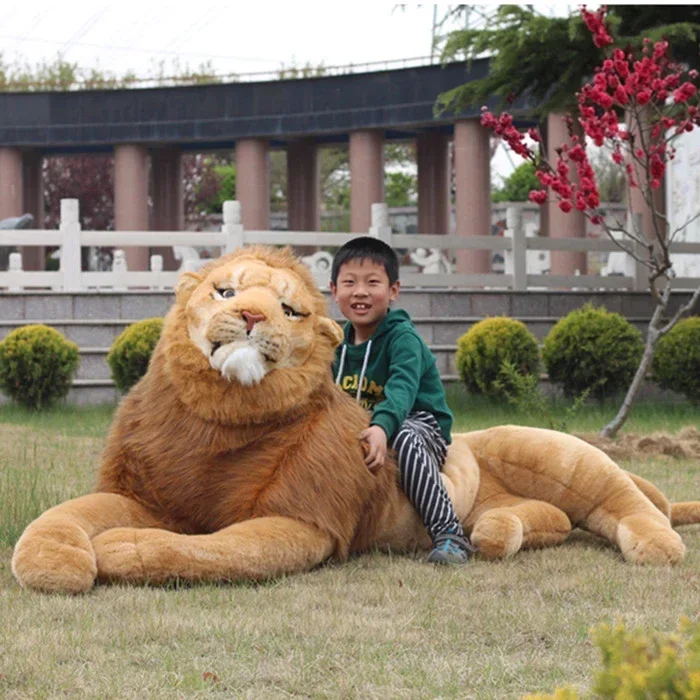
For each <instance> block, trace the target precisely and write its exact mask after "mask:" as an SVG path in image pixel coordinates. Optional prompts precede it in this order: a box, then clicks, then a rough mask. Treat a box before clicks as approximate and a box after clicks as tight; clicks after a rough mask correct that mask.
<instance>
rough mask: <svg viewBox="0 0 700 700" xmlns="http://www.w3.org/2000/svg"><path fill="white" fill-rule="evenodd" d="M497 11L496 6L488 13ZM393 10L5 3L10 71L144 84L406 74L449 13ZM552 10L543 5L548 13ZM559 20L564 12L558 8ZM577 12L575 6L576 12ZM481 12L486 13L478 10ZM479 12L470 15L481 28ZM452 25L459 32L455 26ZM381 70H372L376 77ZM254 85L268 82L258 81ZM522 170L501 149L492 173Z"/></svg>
mask: <svg viewBox="0 0 700 700" xmlns="http://www.w3.org/2000/svg"><path fill="white" fill-rule="evenodd" d="M495 6H496V4H495V3H492V4H491V6H490V7H491V9H493V7H495ZM435 7H436V6H435V5H424V4H419V5H417V4H412V5H409V4H404V5H399V4H396V3H381V2H373V3H363V2H359V3H352V4H350V3H347V2H342V3H341V2H337V3H335V2H324V3H318V4H316V3H311V2H309V3H285V4H277V3H262V2H258V3H252V2H246V3H245V4H242V3H231V2H221V1H217V0H197V1H196V2H194V3H193V2H184V1H183V0H170V1H169V2H166V1H164V0H142V1H141V2H134V0H120V1H119V2H105V1H100V0H89V1H88V0H64V2H55V0H52V1H51V2H48V1H47V0H31V1H30V2H19V0H11V1H10V0H6V1H5V2H3V3H2V4H1V5H0V54H2V59H3V61H4V63H5V64H10V65H12V64H17V63H21V64H25V63H28V64H30V65H37V64H40V63H42V62H48V63H51V62H52V61H53V60H55V58H56V57H57V56H58V55H59V54H60V55H61V56H62V57H63V58H64V59H65V60H67V61H70V62H74V63H77V64H78V65H79V66H80V67H81V68H85V69H89V68H98V69H100V70H102V71H105V72H108V73H112V74H116V75H124V74H125V73H127V72H132V73H134V74H136V76H137V77H144V78H147V77H149V76H153V75H154V74H156V73H158V71H159V69H160V68H159V67H160V66H161V64H162V68H163V70H164V72H165V74H169V70H172V71H174V72H179V71H178V70H177V67H178V66H179V67H180V68H181V69H184V68H185V67H189V68H192V69H195V68H198V67H199V66H201V65H202V64H205V63H208V64H210V66H211V68H213V70H214V72H216V73H217V74H224V75H226V74H232V73H233V74H249V73H261V72H266V71H268V72H272V73H273V74H274V73H276V71H278V70H279V69H280V68H281V67H283V66H285V67H290V66H297V67H303V66H305V65H307V64H310V65H312V66H318V65H324V66H341V65H348V64H353V66H359V64H363V63H377V65H376V66H374V67H376V69H377V70H381V69H383V68H385V67H387V65H386V63H385V62H387V61H391V62H393V63H391V64H389V66H390V67H399V66H400V65H401V64H402V62H403V61H404V60H405V59H418V58H426V59H427V58H428V57H430V54H431V45H432V37H433V23H434V20H435V19H436V18H437V19H440V18H441V17H443V16H444V13H445V11H446V10H447V9H448V8H449V7H450V6H449V5H439V6H437V8H438V9H437V11H435V9H434V8H435ZM554 7H555V6H554V5H539V6H538V8H539V9H541V10H542V11H543V12H545V13H547V14H550V13H552V12H555V11H557V10H555V9H554ZM558 7H559V8H560V9H559V12H562V11H566V10H567V7H566V6H562V5H559V6H558ZM569 7H572V6H569ZM479 9H480V10H484V9H486V8H485V6H479ZM478 15H479V11H478V10H477V11H476V12H474V13H473V14H472V15H471V18H470V22H471V23H472V26H480V25H479V22H483V20H480V19H479V16H478ZM452 26H454V25H452ZM374 67H370V68H369V69H372V68H374ZM257 79H264V77H262V76H259V77H257ZM517 162H519V161H518V160H516V159H515V157H511V158H509V157H508V155H507V154H506V153H505V149H503V148H500V149H499V151H498V152H497V154H496V155H495V157H494V160H493V161H492V171H493V172H494V174H495V176H496V178H497V179H496V182H498V181H499V178H498V175H507V174H508V173H509V172H511V171H512V169H513V167H514V165H515V164H517Z"/></svg>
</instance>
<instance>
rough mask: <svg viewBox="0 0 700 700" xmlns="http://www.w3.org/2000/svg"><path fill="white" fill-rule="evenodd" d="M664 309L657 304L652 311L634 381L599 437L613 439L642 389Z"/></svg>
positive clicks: (658, 334)
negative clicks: (615, 413)
mask: <svg viewBox="0 0 700 700" xmlns="http://www.w3.org/2000/svg"><path fill="white" fill-rule="evenodd" d="M664 308H665V307H664V305H663V304H659V305H658V306H657V307H656V309H655V310H654V315H653V316H652V318H651V321H649V326H648V328H647V341H646V344H645V345H644V354H643V355H642V360H641V362H640V363H639V366H638V367H637V371H636V372H635V374H634V379H632V383H631V384H630V386H629V389H627V394H626V395H625V400H624V401H623V402H622V406H620V409H619V410H618V412H617V415H616V416H615V417H614V418H613V419H612V420H611V421H610V422H609V423H608V424H607V425H606V426H605V427H604V428H603V429H602V430H601V431H600V435H601V437H609V438H614V437H615V436H616V435H617V433H618V431H619V430H620V428H621V427H622V426H623V425H624V424H625V421H626V420H627V418H628V417H629V414H630V411H631V410H632V405H633V404H634V402H635V400H636V398H637V394H638V393H639V390H640V389H641V388H642V384H643V383H644V378H645V377H646V375H647V372H648V371H649V367H650V366H651V361H652V360H653V359H654V352H655V351H656V346H657V344H658V342H659V339H660V338H661V335H662V333H661V332H660V330H659V323H660V321H661V313H662V312H663V310H664Z"/></svg>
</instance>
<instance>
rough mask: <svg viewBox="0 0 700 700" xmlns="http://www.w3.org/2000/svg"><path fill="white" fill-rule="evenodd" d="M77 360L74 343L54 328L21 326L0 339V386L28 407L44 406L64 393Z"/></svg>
mask: <svg viewBox="0 0 700 700" xmlns="http://www.w3.org/2000/svg"><path fill="white" fill-rule="evenodd" d="M79 362H80V354H79V351H78V346H77V345H76V344H75V343H72V342H71V341H69V340H66V339H65V338H64V337H63V336H62V335H61V334H60V333H59V332H58V331H57V330H56V329H55V328H51V327H50V326H45V325H43V324H36V325H29V326H22V327H21V328H18V329H17V330H14V331H12V332H11V333H10V334H9V335H8V336H7V337H6V338H5V339H4V340H3V341H2V342H0V389H1V390H2V391H3V393H5V394H7V395H8V396H9V397H10V398H11V399H12V400H13V401H15V402H17V403H18V404H20V405H22V406H25V407H26V408H29V409H30V410H33V411H38V410H41V409H42V408H47V407H49V406H51V405H52V404H54V403H56V402H57V401H58V400H59V399H62V398H64V397H65V396H66V395H67V394H68V392H69V391H70V388H71V384H72V381H73V375H74V374H75V370H76V369H77V368H78V363H79Z"/></svg>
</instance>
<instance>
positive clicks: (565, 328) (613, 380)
mask: <svg viewBox="0 0 700 700" xmlns="http://www.w3.org/2000/svg"><path fill="white" fill-rule="evenodd" d="M643 352H644V343H643V341H642V334H641V333H640V332H639V331H638V330H637V329H636V328H635V327H634V326H633V325H632V324H631V323H630V322H629V321H628V320H627V319H626V318H624V317H623V316H621V315H620V314H617V313H611V312H610V311H607V309H605V308H603V307H600V308H595V307H594V306H592V305H591V304H586V305H585V306H583V307H582V308H580V309H576V310H575V311H572V312H571V313H569V314H567V315H566V316H565V317H564V318H562V319H561V320H560V321H558V322H557V323H556V325H555V326H554V327H553V328H552V330H551V331H549V333H548V334H547V337H546V338H545V339H544V346H543V349H542V359H543V360H544V364H545V367H546V368H547V372H548V373H549V378H550V380H551V381H552V383H554V384H558V385H559V386H561V388H562V390H563V391H564V394H565V395H566V396H578V395H580V394H582V393H583V392H584V391H586V390H588V391H590V395H591V396H593V397H595V398H597V399H599V400H602V399H604V398H606V397H608V396H614V395H615V394H616V393H618V392H619V391H622V390H624V389H626V388H627V387H628V386H629V384H630V382H631V381H632V377H634V373H635V371H636V369H637V367H638V365H639V362H640V360H641V359H642V353H643Z"/></svg>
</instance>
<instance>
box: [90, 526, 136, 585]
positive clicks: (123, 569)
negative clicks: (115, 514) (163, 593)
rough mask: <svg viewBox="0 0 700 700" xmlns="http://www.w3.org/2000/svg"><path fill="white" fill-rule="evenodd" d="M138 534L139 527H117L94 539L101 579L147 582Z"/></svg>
mask: <svg viewBox="0 0 700 700" xmlns="http://www.w3.org/2000/svg"><path fill="white" fill-rule="evenodd" d="M138 535H139V530H138V529H135V528H129V527H115V528H113V529H111V530H107V531H106V532H103V533H102V534H100V535H97V537H95V538H94V539H93V541H92V546H93V547H94V548H95V557H96V560H97V572H98V577H99V580H100V581H128V582H130V583H143V582H145V580H146V572H145V570H144V564H143V559H142V557H141V554H140V553H139V542H138Z"/></svg>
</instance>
